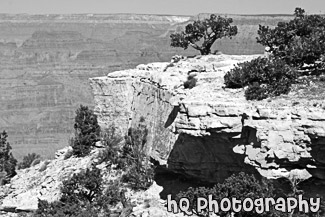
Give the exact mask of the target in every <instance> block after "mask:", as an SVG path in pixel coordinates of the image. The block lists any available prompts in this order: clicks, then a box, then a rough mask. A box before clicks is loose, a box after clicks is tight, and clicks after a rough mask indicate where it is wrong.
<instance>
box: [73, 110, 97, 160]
mask: <svg viewBox="0 0 325 217" xmlns="http://www.w3.org/2000/svg"><path fill="white" fill-rule="evenodd" d="M74 129H75V138H74V139H73V141H72V144H71V146H72V148H73V154H74V155H76V156H79V157H82V156H86V155H87V154H89V153H90V150H91V148H92V147H93V146H95V143H96V142H98V141H99V137H100V126H99V125H98V122H97V115H95V114H94V112H93V111H92V110H91V109H89V108H88V107H87V106H83V105H80V107H79V108H78V109H77V111H76V117H75V124H74Z"/></svg>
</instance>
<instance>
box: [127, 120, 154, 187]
mask: <svg viewBox="0 0 325 217" xmlns="http://www.w3.org/2000/svg"><path fill="white" fill-rule="evenodd" d="M147 135H148V129H147V128H146V127H145V126H144V125H139V126H138V128H136V129H135V128H130V129H129V131H128V135H127V136H126V139H125V140H126V141H125V145H124V147H123V152H122V159H124V167H125V168H127V170H126V173H125V174H124V175H123V176H122V181H123V182H127V183H129V185H130V186H131V188H132V189H134V190H146V189H148V188H149V187H150V186H151V184H152V182H153V178H154V167H153V165H152V163H151V162H150V160H149V158H148V156H147V155H146V151H145V144H146V142H147Z"/></svg>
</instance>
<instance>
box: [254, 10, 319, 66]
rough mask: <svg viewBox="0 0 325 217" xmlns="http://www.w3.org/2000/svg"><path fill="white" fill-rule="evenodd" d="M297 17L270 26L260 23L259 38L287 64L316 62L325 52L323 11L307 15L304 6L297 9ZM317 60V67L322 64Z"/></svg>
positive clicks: (261, 42)
mask: <svg viewBox="0 0 325 217" xmlns="http://www.w3.org/2000/svg"><path fill="white" fill-rule="evenodd" d="M294 15H295V18H294V19H293V20H290V21H289V22H279V23H278V25H277V26H276V27H275V28H273V29H271V28H270V27H268V26H262V25H260V26H259V30H258V37H257V42H258V43H260V44H262V45H264V46H268V47H269V48H270V51H271V52H272V55H273V56H275V57H278V58H281V59H283V60H284V61H285V62H286V63H287V64H288V65H290V66H294V67H297V68H302V67H303V66H304V64H315V62H316V61H319V60H320V59H322V58H323V57H324V54H325V40H324V39H325V18H324V17H323V16H321V15H305V11H304V10H303V9H301V8H296V9H295V13H294ZM319 66H321V65H318V64H315V65H314V67H315V68H319Z"/></svg>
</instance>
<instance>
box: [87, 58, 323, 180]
mask: <svg viewBox="0 0 325 217" xmlns="http://www.w3.org/2000/svg"><path fill="white" fill-rule="evenodd" d="M256 57H257V56H256V55H250V56H235V55H208V56H197V57H195V58H179V59H178V61H172V62H171V63H152V64H147V65H139V66H138V67H137V68H136V69H130V70H125V71H117V72H114V73H110V74H108V75H107V76H104V77H96V78H92V79H90V83H91V87H92V90H93V93H94V99H95V104H96V107H95V111H96V113H97V114H98V117H99V122H100V124H101V126H102V127H103V128H105V127H106V128H107V127H110V126H111V125H115V126H117V127H118V128H119V130H120V132H121V133H123V134H125V133H126V132H127V129H128V128H130V127H137V126H138V125H139V124H145V125H146V126H147V128H148V130H149V134H148V142H147V151H148V153H149V154H150V155H151V156H152V157H153V158H154V159H156V160H157V161H159V162H160V163H161V164H163V165H167V167H168V168H169V169H171V170H172V171H175V172H179V173H183V174H187V175H190V176H191V177H196V178H199V179H201V180H205V181H210V182H215V181H222V180H224V179H225V178H226V177H228V176H229V175H231V174H232V173H234V172H238V171H247V172H248V171H250V172H254V171H255V172H256V171H258V172H259V173H260V174H261V175H262V176H265V177H268V178H280V177H286V178H289V179H292V178H298V179H302V180H305V179H308V178H310V177H315V178H318V179H321V180H324V179H325V176H324V174H325V167H324V166H325V164H324V157H323V156H325V148H324V147H325V109H324V108H325V107H324V100H323V99H324V95H323V94H324V92H323V90H324V85H323V84H322V83H317V82H313V83H309V84H304V85H302V84H299V85H295V86H294V87H293V90H292V91H291V92H290V94H289V95H287V96H279V97H276V98H271V99H266V100H262V101H247V100H246V99H245V97H244V89H228V88H225V87H224V80H223V76H224V74H225V72H227V71H229V70H230V69H231V68H232V67H234V64H236V63H239V62H243V61H247V60H251V59H252V58H256ZM188 75H190V76H191V77H195V78H196V79H197V83H196V86H195V87H194V88H192V89H184V86H183V83H184V82H185V81H186V80H187V77H188ZM322 85H323V86H322ZM314 89H316V90H317V91H318V93H319V95H315V93H314V92H313V90H314Z"/></svg>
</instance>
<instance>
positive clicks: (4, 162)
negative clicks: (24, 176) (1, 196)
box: [0, 131, 17, 185]
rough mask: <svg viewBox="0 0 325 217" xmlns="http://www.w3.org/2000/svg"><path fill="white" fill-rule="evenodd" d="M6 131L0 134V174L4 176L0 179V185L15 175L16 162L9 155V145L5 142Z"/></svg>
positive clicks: (10, 154)
mask: <svg viewBox="0 0 325 217" xmlns="http://www.w3.org/2000/svg"><path fill="white" fill-rule="evenodd" d="M7 138H8V134H7V132H6V131H3V132H2V133H0V173H1V174H5V175H4V177H0V185H1V184H5V183H7V182H8V181H9V180H10V178H12V177H13V176H15V175H16V164H17V160H16V159H15V158H14V156H13V155H12V153H11V145H10V144H9V142H7Z"/></svg>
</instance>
